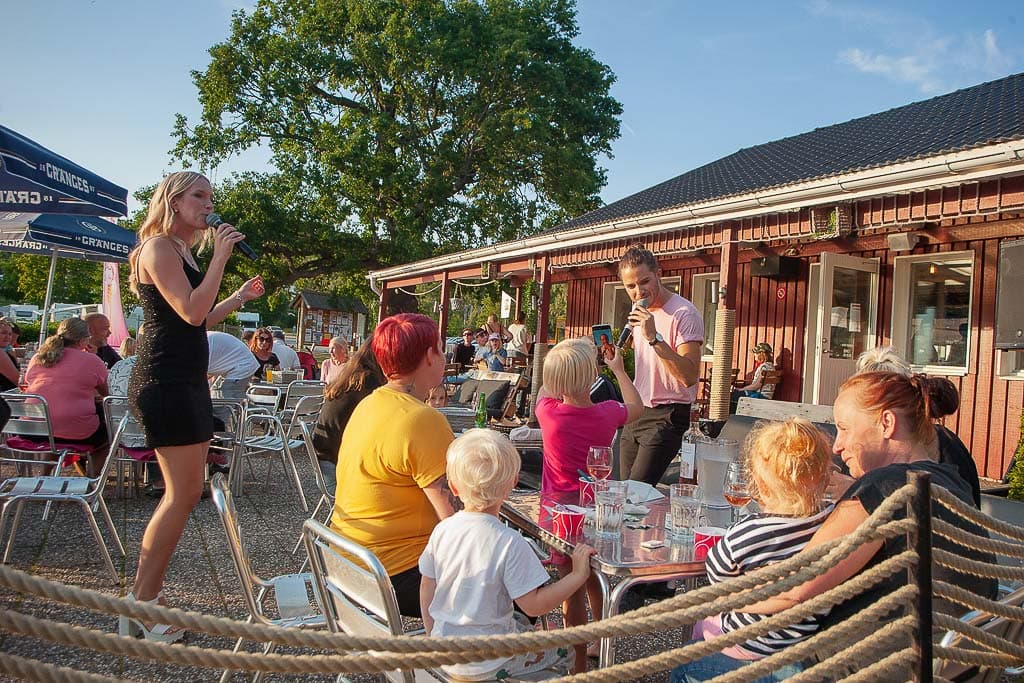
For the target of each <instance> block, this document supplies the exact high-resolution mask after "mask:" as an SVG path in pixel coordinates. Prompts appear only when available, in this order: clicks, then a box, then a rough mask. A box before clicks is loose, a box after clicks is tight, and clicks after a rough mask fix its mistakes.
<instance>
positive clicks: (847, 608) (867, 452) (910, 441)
mask: <svg viewBox="0 0 1024 683" xmlns="http://www.w3.org/2000/svg"><path fill="white" fill-rule="evenodd" d="M932 382H933V380H932V379H931V378H929V377H925V376H924V375H913V376H911V377H906V376H904V375H900V374H897V373H891V372H866V373H860V374H856V375H854V376H853V377H851V378H850V379H848V380H846V382H844V383H843V385H842V386H841V387H840V388H839V395H838V396H837V397H836V400H835V405H834V407H833V411H834V413H835V421H836V440H835V443H834V444H833V446H832V450H833V452H834V453H836V454H838V455H839V456H840V457H841V458H842V459H843V462H845V463H846V465H847V466H848V467H849V469H850V474H851V475H853V477H854V480H853V483H852V484H851V485H850V486H849V488H848V489H846V491H845V493H843V494H842V497H841V498H840V499H839V501H838V502H837V503H836V505H835V508H834V509H833V511H832V513H831V514H830V515H829V516H828V518H827V519H826V520H825V522H824V523H823V524H822V525H821V527H820V528H819V529H818V530H817V531H816V532H815V534H814V536H813V537H812V538H811V540H810V541H809V542H808V544H807V547H808V548H813V547H815V546H818V545H821V544H822V543H825V542H827V541H830V540H832V539H835V538H840V537H844V536H848V535H849V534H851V533H853V531H854V530H855V529H856V528H857V527H859V526H860V525H861V524H863V523H864V521H865V520H866V519H867V518H868V516H869V515H870V514H871V513H872V512H874V511H875V510H876V509H878V507H879V506H880V505H881V504H882V503H883V502H884V501H885V499H886V498H888V497H889V496H890V495H892V494H893V493H895V492H896V491H898V490H899V489H901V488H903V486H904V485H906V483H907V474H908V472H925V473H927V474H929V475H930V477H931V485H932V486H938V487H941V488H944V489H946V490H947V491H948V492H949V493H951V494H953V495H954V496H956V497H957V498H959V499H960V500H962V501H964V502H965V503H971V502H972V500H971V491H970V488H969V487H968V486H967V484H966V483H965V482H964V481H963V479H962V478H961V477H960V476H959V474H958V473H957V471H956V469H955V468H954V467H953V466H952V465H947V464H945V463H938V462H935V461H934V460H933V459H932V457H933V456H932V454H933V453H934V452H935V441H936V436H935V429H934V428H933V426H932V423H931V420H930V418H929V416H928V412H927V403H928V400H929V398H928V397H929V395H930V393H931V387H930V386H929V385H930V384H931V383H932ZM932 512H933V515H934V516H935V517H936V518H937V519H941V520H942V521H944V522H946V523H947V524H950V525H952V526H955V527H957V528H959V529H962V530H964V531H968V532H969V533H971V534H975V535H980V536H987V533H986V532H985V530H984V529H982V528H981V527H978V526H976V525H975V524H973V523H972V522H969V521H968V520H966V519H964V518H963V517H961V516H960V515H957V514H955V513H953V512H951V511H949V510H948V509H947V508H946V507H944V506H942V505H933V506H932ZM905 514H906V512H905V510H904V508H903V507H900V508H898V509H897V510H896V511H895V513H894V518H895V519H902V518H903V517H904V516H905ZM933 545H934V546H935V547H936V548H940V549H942V550H945V551H947V552H951V553H955V554H957V555H961V556H963V557H967V558H972V559H979V560H982V561H985V562H990V561H994V558H993V557H992V555H991V554H989V553H985V552H979V551H976V550H970V549H967V548H964V547H963V546H960V545H959V544H957V543H956V542H955V541H952V540H950V539H948V538H946V537H944V536H939V535H937V534H936V535H935V536H934V538H933ZM905 549H906V538H905V536H903V535H900V536H898V537H894V538H888V539H886V540H885V541H884V542H880V541H875V542H873V543H870V544H868V545H866V546H865V547H864V548H862V549H861V550H860V551H858V552H855V553H853V554H851V555H848V556H846V557H845V558H843V559H840V560H838V561H837V562H836V564H835V565H833V566H832V567H831V568H830V569H828V570H827V571H825V572H824V573H822V574H819V575H818V576H816V577H814V578H813V579H811V580H810V581H808V582H807V583H804V584H802V585H800V586H797V587H796V588H793V589H791V590H789V591H786V592H785V593H783V594H782V595H779V596H777V597H775V598H770V599H768V600H765V601H762V602H760V603H758V604H756V605H751V606H747V607H746V608H745V609H746V611H747V612H752V613H758V614H774V613H776V612H779V611H782V610H783V609H787V608H789V607H793V606H795V605H799V604H802V603H805V602H807V601H808V600H810V599H811V598H814V597H816V596H818V595H821V594H822V593H824V592H825V591H827V590H829V589H831V588H833V587H835V586H838V585H839V584H841V583H843V582H844V581H846V580H847V579H849V578H851V577H853V576H855V575H857V574H859V573H860V572H862V571H863V570H864V569H866V568H870V567H873V566H875V565H876V564H878V563H880V562H882V561H883V560H887V559H890V558H892V557H895V556H896V555H898V554H900V553H901V552H903V550H905ZM933 577H934V578H935V579H937V580H940V581H943V582H945V583H949V584H952V585H954V586H959V587H961V588H963V589H965V590H968V591H970V592H972V593H974V594H976V595H980V596H983V597H986V598H989V599H991V598H992V597H994V596H995V594H996V587H997V586H996V581H995V580H992V579H986V578H979V577H976V576H973V575H971V574H968V573H966V572H965V571H963V570H959V569H953V568H950V567H947V566H946V565H944V564H939V563H935V564H934V565H933ZM905 581H906V578H905V576H904V575H903V573H902V572H900V573H897V575H896V576H894V577H890V578H888V579H885V580H883V581H882V582H881V583H879V584H878V585H876V586H875V587H873V588H869V589H867V590H866V591H865V592H863V593H861V594H858V595H856V596H854V597H852V598H850V599H848V600H846V601H845V602H843V603H840V604H839V605H837V606H836V607H834V608H833V609H832V611H831V613H830V614H829V616H828V617H826V618H825V620H826V621H827V622H828V623H829V624H833V623H838V622H839V621H841V620H842V619H844V618H845V617H847V616H849V615H851V614H854V613H856V612H859V611H861V610H862V609H864V608H866V607H867V606H868V605H870V604H873V603H875V602H877V601H878V600H879V599H880V598H881V597H882V596H883V595H885V594H886V593H888V592H890V591H892V590H894V589H895V588H897V587H898V586H900V585H903V584H904V582H905ZM933 605H934V609H935V611H936V612H942V613H944V614H947V615H950V616H953V617H954V618H956V617H959V616H960V614H962V613H963V611H964V609H963V607H961V606H959V605H955V604H950V603H949V602H948V601H945V600H942V599H938V598H937V599H936V600H935V601H934V602H933ZM883 623H884V620H879V626H881V625H882V624H883Z"/></svg>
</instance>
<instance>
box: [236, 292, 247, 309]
mask: <svg viewBox="0 0 1024 683" xmlns="http://www.w3.org/2000/svg"><path fill="white" fill-rule="evenodd" d="M235 298H236V299H238V307H239V308H241V307H242V306H244V305H245V299H243V298H242V293H241V292H235Z"/></svg>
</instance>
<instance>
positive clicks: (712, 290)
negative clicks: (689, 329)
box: [692, 273, 720, 363]
mask: <svg viewBox="0 0 1024 683" xmlns="http://www.w3.org/2000/svg"><path fill="white" fill-rule="evenodd" d="M692 279H693V305H694V306H696V307H697V310H698V311H700V314H701V317H703V318H704V346H703V347H702V348H701V350H700V355H701V360H702V361H704V362H706V363H710V362H711V361H712V360H714V355H715V319H716V317H717V315H718V283H719V281H720V275H719V274H718V273H702V274H700V275H694V276H693V278H692Z"/></svg>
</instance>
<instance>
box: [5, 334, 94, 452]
mask: <svg viewBox="0 0 1024 683" xmlns="http://www.w3.org/2000/svg"><path fill="white" fill-rule="evenodd" d="M88 344H89V326H88V325H87V324H86V322H85V321H84V320H82V319H81V318H68V319H67V320H64V321H62V322H61V324H60V326H59V327H58V328H57V334H55V335H53V336H52V337H47V338H46V341H44V342H43V344H42V346H40V347H39V352H38V353H36V355H34V356H33V357H32V361H31V362H30V363H29V366H28V371H27V372H26V373H25V381H26V382H27V383H28V393H30V394H39V395H40V396H42V397H43V398H45V399H46V403H47V405H48V407H49V410H50V422H51V424H52V426H53V435H54V437H56V438H57V439H59V440H60V441H69V442H76V443H84V444H89V445H91V446H95V447H96V448H97V450H96V453H97V455H101V457H102V455H105V454H103V453H102V446H104V445H106V443H107V428H106V425H105V424H104V423H103V420H102V419H100V415H101V414H102V409H101V407H100V404H99V403H98V402H97V399H101V398H102V397H104V396H106V395H107V394H108V388H107V366H106V364H105V363H104V362H103V360H102V359H100V357H99V356H97V355H96V354H93V353H89V352H88V351H87V350H86V347H87V346H88ZM111 350H113V349H111ZM94 462H95V459H94ZM97 467H98V465H97Z"/></svg>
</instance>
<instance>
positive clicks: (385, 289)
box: [377, 282, 388, 325]
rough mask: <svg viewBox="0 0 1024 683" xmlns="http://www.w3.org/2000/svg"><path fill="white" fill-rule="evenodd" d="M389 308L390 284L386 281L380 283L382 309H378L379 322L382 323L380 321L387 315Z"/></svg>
mask: <svg viewBox="0 0 1024 683" xmlns="http://www.w3.org/2000/svg"><path fill="white" fill-rule="evenodd" d="M387 308H388V285H387V283H386V282H382V283H380V310H379V311H377V324H378V325H380V321H381V320H384V318H386V317H387V313H386V311H387Z"/></svg>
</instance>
